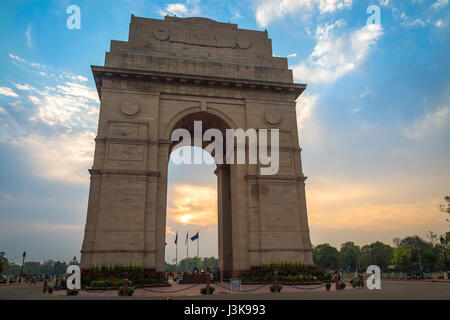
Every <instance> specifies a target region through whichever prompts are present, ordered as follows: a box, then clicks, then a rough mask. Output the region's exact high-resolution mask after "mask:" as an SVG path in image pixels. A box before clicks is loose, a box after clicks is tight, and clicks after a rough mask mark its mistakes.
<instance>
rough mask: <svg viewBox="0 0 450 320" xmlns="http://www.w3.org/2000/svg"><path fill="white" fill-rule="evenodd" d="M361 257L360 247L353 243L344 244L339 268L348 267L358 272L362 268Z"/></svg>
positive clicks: (340, 252) (340, 254)
mask: <svg viewBox="0 0 450 320" xmlns="http://www.w3.org/2000/svg"><path fill="white" fill-rule="evenodd" d="M359 256H360V248H359V246H356V245H355V244H354V243H353V242H351V241H349V242H346V243H343V244H342V245H341V249H340V250H339V266H340V267H341V268H347V266H350V268H351V269H352V270H356V269H357V268H359V266H360V263H359Z"/></svg>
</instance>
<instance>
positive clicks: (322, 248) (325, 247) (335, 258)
mask: <svg viewBox="0 0 450 320" xmlns="http://www.w3.org/2000/svg"><path fill="white" fill-rule="evenodd" d="M427 238H428V240H424V239H422V238H420V237H419V236H417V235H415V236H408V237H405V238H403V239H400V238H394V239H393V246H390V245H388V244H385V243H382V242H380V241H376V242H373V243H371V244H367V245H364V246H362V247H360V246H358V245H355V243H354V242H351V241H349V242H345V243H343V244H342V245H341V247H340V248H339V250H338V249H337V248H335V247H333V246H331V245H330V244H328V243H324V244H320V245H317V246H314V248H313V258H314V263H315V264H316V265H318V266H319V267H321V268H324V269H336V268H339V269H346V270H350V271H355V270H358V269H366V268H367V267H368V266H369V265H372V264H376V265H378V266H379V267H380V268H381V269H382V270H383V271H405V272H416V271H418V270H419V268H423V269H424V270H425V271H426V272H433V271H442V270H445V268H446V264H445V257H444V248H443V246H445V247H446V249H447V251H448V248H449V242H450V232H447V234H446V235H445V236H443V238H444V245H442V244H441V242H440V241H439V239H438V236H437V235H436V234H434V233H433V232H429V233H428V235H427ZM449 258H450V257H449Z"/></svg>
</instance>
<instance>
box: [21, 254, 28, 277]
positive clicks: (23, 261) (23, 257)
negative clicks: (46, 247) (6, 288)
mask: <svg viewBox="0 0 450 320" xmlns="http://www.w3.org/2000/svg"><path fill="white" fill-rule="evenodd" d="M26 256H27V253H26V252H25V251H24V252H23V253H22V268H20V275H22V273H23V265H24V263H25V257H26Z"/></svg>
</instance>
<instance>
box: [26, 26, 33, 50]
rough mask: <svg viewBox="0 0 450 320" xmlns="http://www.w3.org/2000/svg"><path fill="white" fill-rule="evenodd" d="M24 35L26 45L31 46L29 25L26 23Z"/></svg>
mask: <svg viewBox="0 0 450 320" xmlns="http://www.w3.org/2000/svg"><path fill="white" fill-rule="evenodd" d="M25 37H26V38H27V46H29V47H32V46H33V43H32V40H31V25H28V27H27V30H26V31H25Z"/></svg>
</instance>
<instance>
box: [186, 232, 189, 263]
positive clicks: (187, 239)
mask: <svg viewBox="0 0 450 320" xmlns="http://www.w3.org/2000/svg"><path fill="white" fill-rule="evenodd" d="M187 259H189V232H188V233H186V263H187V262H188V261H187Z"/></svg>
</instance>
